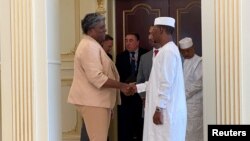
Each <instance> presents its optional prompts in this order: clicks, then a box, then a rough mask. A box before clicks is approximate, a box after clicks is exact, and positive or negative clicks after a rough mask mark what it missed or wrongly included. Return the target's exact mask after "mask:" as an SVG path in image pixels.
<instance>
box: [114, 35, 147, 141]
mask: <svg viewBox="0 0 250 141" xmlns="http://www.w3.org/2000/svg"><path fill="white" fill-rule="evenodd" d="M139 43H140V37H139V35H138V34H137V33H129V34H127V35H126V37H125V48H126V50H125V51H124V52H122V53H120V54H118V55H117V57H116V67H117V70H118V72H119V75H120V81H121V82H125V83H132V82H136V77H137V73H138V67H139V62H140V57H141V55H142V54H144V53H146V52H147V50H145V49H143V48H140V47H139ZM121 101H122V104H121V105H120V106H118V140H119V141H142V131H143V120H142V116H141V115H142V110H141V109H142V100H141V98H140V96H139V95H138V94H135V95H133V96H129V97H127V96H125V95H124V94H122V93H121Z"/></svg>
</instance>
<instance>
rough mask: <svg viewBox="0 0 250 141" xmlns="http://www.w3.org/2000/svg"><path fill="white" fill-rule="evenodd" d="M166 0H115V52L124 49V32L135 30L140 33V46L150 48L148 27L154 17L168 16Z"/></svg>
mask: <svg viewBox="0 0 250 141" xmlns="http://www.w3.org/2000/svg"><path fill="white" fill-rule="evenodd" d="M168 13H169V12H168V1H167V0H129V1H128V0H116V37H117V38H116V41H117V42H116V47H117V53H120V52H122V51H123V50H124V38H125V34H126V33H130V32H136V33H139V35H140V38H141V40H140V46H141V47H143V48H146V49H150V47H149V45H148V29H149V27H150V25H153V22H154V19H155V18H156V17H159V16H168V15H169V14H168Z"/></svg>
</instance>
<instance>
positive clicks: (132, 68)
mask: <svg viewBox="0 0 250 141" xmlns="http://www.w3.org/2000/svg"><path fill="white" fill-rule="evenodd" d="M130 53H131V57H130V63H131V73H132V74H134V73H135V69H136V67H135V52H130Z"/></svg>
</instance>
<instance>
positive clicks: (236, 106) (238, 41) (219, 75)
mask: <svg viewBox="0 0 250 141" xmlns="http://www.w3.org/2000/svg"><path fill="white" fill-rule="evenodd" d="M249 5H250V3H249V1H248V0H202V47H203V76H204V77H203V78H204V79H203V88H204V93H203V96H204V98H203V100H204V128H205V130H204V135H205V136H204V140H205V141H206V140H207V125H208V124H249V123H250V114H249V113H250V112H249V110H248V109H247V107H248V106H247V105H248V104H247V103H248V102H247V101H248V100H249V97H250V88H249V83H250V75H249V71H250V63H249V61H248V60H249V59H250V52H249V43H248V42H249V40H250V38H249V35H248V34H249V32H250V28H249V23H250V19H249V14H248V13H249V11H250V6H249Z"/></svg>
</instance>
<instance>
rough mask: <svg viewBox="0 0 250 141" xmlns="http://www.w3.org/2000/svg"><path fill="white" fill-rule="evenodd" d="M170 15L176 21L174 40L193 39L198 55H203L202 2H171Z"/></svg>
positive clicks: (176, 0)
mask: <svg viewBox="0 0 250 141" xmlns="http://www.w3.org/2000/svg"><path fill="white" fill-rule="evenodd" d="M170 15H171V16H173V17H174V18H175V19H176V32H175V34H174V40H175V41H176V43H177V44H178V41H179V40H180V39H182V38H184V37H191V38H192V39H193V43H194V46H195V49H196V53H197V54H198V55H200V56H201V55H202V47H201V43H202V38H201V2H200V0H174V2H170Z"/></svg>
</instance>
